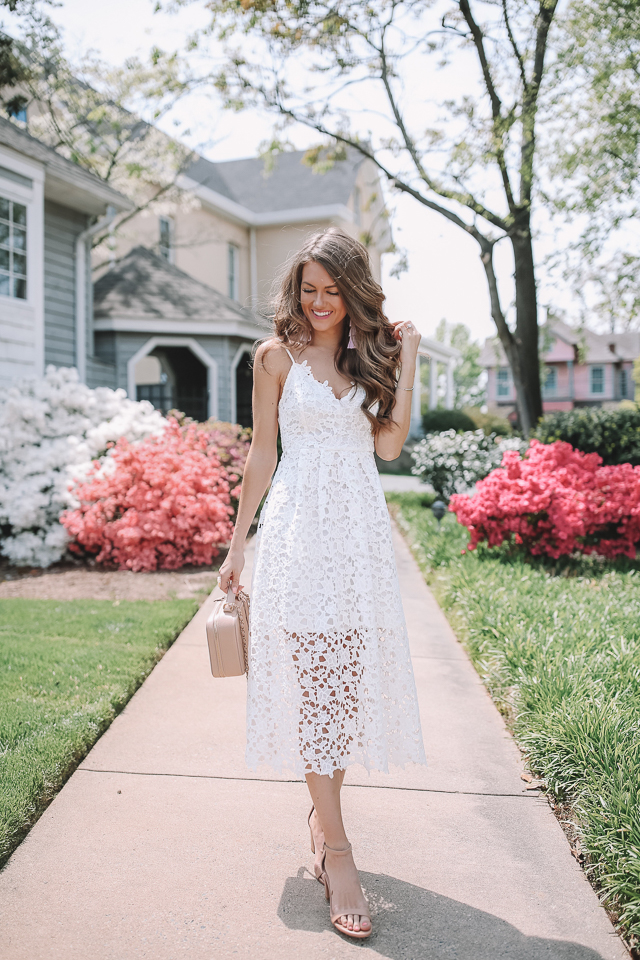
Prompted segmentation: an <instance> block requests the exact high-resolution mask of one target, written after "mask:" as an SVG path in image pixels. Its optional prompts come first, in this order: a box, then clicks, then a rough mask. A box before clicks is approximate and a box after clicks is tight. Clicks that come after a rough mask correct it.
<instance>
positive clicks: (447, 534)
mask: <svg viewBox="0 0 640 960" xmlns="http://www.w3.org/2000/svg"><path fill="white" fill-rule="evenodd" d="M388 501H389V504H390V506H391V509H392V511H393V512H394V514H395V515H396V517H397V519H398V522H399V523H400V526H401V528H402V529H403V531H404V533H405V535H406V536H407V539H408V540H409V543H410V544H411V546H412V549H413V551H414V554H415V556H416V559H417V561H418V563H419V564H420V566H421V568H422V571H423V573H424V574H425V578H426V579H427V582H429V583H430V585H431V586H432V587H433V589H434V591H435V593H436V596H437V598H438V600H439V602H440V603H441V605H442V607H443V609H444V611H445V613H446V614H447V616H448V617H449V620H450V621H451V623H452V626H453V627H454V629H455V630H456V633H457V635H458V636H459V638H460V639H461V640H462V642H463V643H464V644H465V646H466V648H467V650H468V651H469V654H470V656H471V658H472V660H473V662H474V664H475V666H476V669H477V670H478V673H479V674H480V676H481V677H482V679H483V681H484V683H485V684H486V686H487V687H488V689H489V691H490V693H491V696H492V697H493V699H494V701H495V702H496V704H497V705H498V707H499V708H500V709H501V711H502V712H503V713H504V715H505V716H506V718H507V721H508V723H509V725H510V727H511V729H512V731H513V733H514V736H515V738H516V740H517V742H518V743H519V745H520V747H521V749H522V750H523V751H524V753H525V755H526V757H527V760H528V764H529V767H530V769H531V771H532V772H533V773H534V774H535V775H536V776H538V777H539V778H540V779H541V780H542V781H543V784H544V786H545V787H546V790H547V794H548V796H549V799H550V801H551V803H552V805H553V806H554V807H555V809H556V814H557V815H558V817H559V819H560V821H561V822H563V821H565V822H564V823H563V826H564V827H565V830H566V832H567V834H568V836H569V837H570V839H571V840H572V842H573V846H574V854H575V855H576V856H577V858H578V859H579V860H580V861H581V862H582V863H583V865H584V867H585V869H586V871H587V873H588V875H589V877H590V879H591V880H592V882H593V883H594V885H595V887H596V889H597V890H598V892H599V895H600V898H601V900H602V901H603V903H604V904H605V906H606V907H607V908H608V910H609V913H610V915H611V916H612V919H613V920H614V922H616V923H617V925H618V928H619V930H620V932H621V933H622V935H623V936H624V937H625V939H626V941H627V943H628V945H630V946H631V947H632V948H635V949H637V948H638V946H639V945H640V565H638V564H637V563H632V562H629V561H620V562H618V563H615V564H612V563H606V564H605V563H603V562H601V561H598V560H597V559H591V558H584V559H582V560H578V561H567V562H565V563H564V564H557V563H554V562H553V561H545V560H532V559H527V558H526V557H523V556H517V555H513V554H511V555H510V554H509V553H508V552H507V551H506V550H504V551H500V552H496V551H491V552H490V551H488V550H486V549H479V550H478V551H477V552H474V553H465V554H462V551H463V550H464V549H465V547H466V542H467V533H466V530H465V529H464V528H462V527H460V526H459V525H458V524H457V523H456V520H455V517H454V516H453V515H452V514H448V515H447V516H446V517H445V519H444V520H443V521H442V526H441V528H440V529H438V525H437V523H436V521H435V519H434V518H433V515H432V514H431V511H430V510H428V509H426V501H424V498H421V497H420V496H419V495H416V494H388ZM567 821H568V822H567ZM636 955H640V954H636Z"/></svg>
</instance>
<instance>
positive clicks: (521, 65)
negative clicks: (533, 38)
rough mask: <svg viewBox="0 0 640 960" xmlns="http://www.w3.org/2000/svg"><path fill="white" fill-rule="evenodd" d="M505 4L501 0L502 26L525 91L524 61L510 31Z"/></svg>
mask: <svg viewBox="0 0 640 960" xmlns="http://www.w3.org/2000/svg"><path fill="white" fill-rule="evenodd" d="M507 4H508V0H502V14H503V16H504V24H505V27H506V28H507V36H508V37H509V42H510V44H511V48H512V50H513V52H514V54H515V58H516V60H517V61H518V68H519V70H520V79H521V80H522V89H523V90H526V89H527V83H528V81H527V72H526V70H525V68H524V60H523V59H522V54H521V53H520V49H519V47H518V43H517V41H516V38H515V37H514V35H513V31H512V29H511V21H510V20H509V8H508V6H507Z"/></svg>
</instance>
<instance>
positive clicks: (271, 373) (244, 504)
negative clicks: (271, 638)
mask: <svg viewBox="0 0 640 960" xmlns="http://www.w3.org/2000/svg"><path fill="white" fill-rule="evenodd" d="M290 363H291V361H290V360H289V359H288V357H287V355H286V353H285V352H284V350H283V349H282V348H280V347H273V346H271V349H269V344H268V343H263V344H261V345H260V346H259V347H258V350H257V351H256V356H255V362H254V365H253V401H252V402H253V436H252V439H251V446H250V448H249V455H248V457H247V462H246V464H245V468H244V473H243V476H242V489H241V492H240V504H239V506H238V517H237V520H236V525H235V528H234V531H233V537H232V538H231V545H230V547H229V552H228V554H227V556H226V558H225V560H224V563H223V564H222V566H221V567H220V588H221V589H222V590H224V592H225V593H226V592H227V590H228V588H229V586H232V587H233V591H234V593H237V592H238V590H239V589H240V574H241V572H242V569H243V567H244V544H245V540H246V539H247V534H248V532H249V527H250V526H251V523H252V521H253V518H254V517H255V515H256V510H257V509H258V507H259V506H260V501H261V500H262V498H263V496H264V493H265V491H266V489H267V487H268V486H269V481H270V480H271V477H272V476H273V472H274V470H275V468H276V464H277V462H278V453H277V440H278V402H279V400H280V393H281V389H282V383H283V382H284V378H285V377H286V375H287V372H288V365H289V364H290Z"/></svg>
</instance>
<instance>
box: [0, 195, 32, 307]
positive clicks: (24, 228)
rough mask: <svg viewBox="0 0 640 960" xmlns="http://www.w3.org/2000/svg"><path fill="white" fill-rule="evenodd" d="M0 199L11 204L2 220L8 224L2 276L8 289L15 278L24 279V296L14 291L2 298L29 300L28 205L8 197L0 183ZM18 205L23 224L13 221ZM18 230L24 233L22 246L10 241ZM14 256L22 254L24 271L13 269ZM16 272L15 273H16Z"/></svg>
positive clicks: (11, 287)
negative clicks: (6, 265)
mask: <svg viewBox="0 0 640 960" xmlns="http://www.w3.org/2000/svg"><path fill="white" fill-rule="evenodd" d="M0 200H4V201H6V202H7V203H9V204H11V209H10V212H9V215H8V218H7V220H6V221H5V220H4V218H2V219H3V222H6V223H8V224H9V238H8V240H7V242H6V244H3V249H6V250H7V251H8V252H9V272H8V273H6V272H5V268H4V267H3V268H2V276H3V277H5V278H6V277H7V276H8V278H9V289H10V290H13V289H14V281H15V280H24V294H25V295H24V297H18V296H16V295H15V294H14V293H8V294H3V298H6V299H7V300H22V301H23V302H25V303H28V302H29V255H28V251H29V223H28V220H29V206H28V204H26V203H25V202H24V201H20V200H14V199H13V198H12V197H8V196H7V195H6V194H5V192H4V189H3V187H2V185H0ZM16 206H19V207H24V224H18V223H16V222H15V220H14V217H13V208H14V207H16ZM16 229H17V230H18V231H19V233H24V248H19V247H15V246H14V245H13V243H12V242H11V237H12V235H13V233H14V231H15V230H16ZM15 256H24V259H25V264H26V265H25V269H24V273H23V272H22V271H20V272H17V271H16V270H15V269H13V266H14V257H15ZM16 274H17V275H16Z"/></svg>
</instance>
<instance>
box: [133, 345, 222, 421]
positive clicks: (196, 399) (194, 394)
mask: <svg viewBox="0 0 640 960" xmlns="http://www.w3.org/2000/svg"><path fill="white" fill-rule="evenodd" d="M215 372H216V371H215V361H214V360H213V358H212V357H210V356H209V355H208V354H207V353H206V351H205V350H204V349H203V348H202V347H201V346H200V345H199V344H198V343H197V342H196V341H194V340H191V339H190V338H175V339H172V338H168V337H167V338H160V337H154V338H152V339H151V340H149V341H148V342H147V343H146V344H145V346H144V347H143V348H142V349H141V350H139V351H138V352H137V353H136V354H135V356H134V357H132V358H131V360H130V361H129V395H130V396H135V398H136V399H137V400H149V401H150V403H152V404H153V406H154V407H155V408H156V409H157V410H161V411H162V413H165V414H166V413H167V412H168V411H169V410H179V411H180V412H182V413H184V414H185V415H186V416H187V417H191V418H192V419H193V420H198V421H203V420H206V419H207V418H208V417H210V416H215V413H216V409H215V408H216V406H217V405H216V404H215V402H214V400H215V394H214V396H213V397H212V395H211V394H212V389H215Z"/></svg>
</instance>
